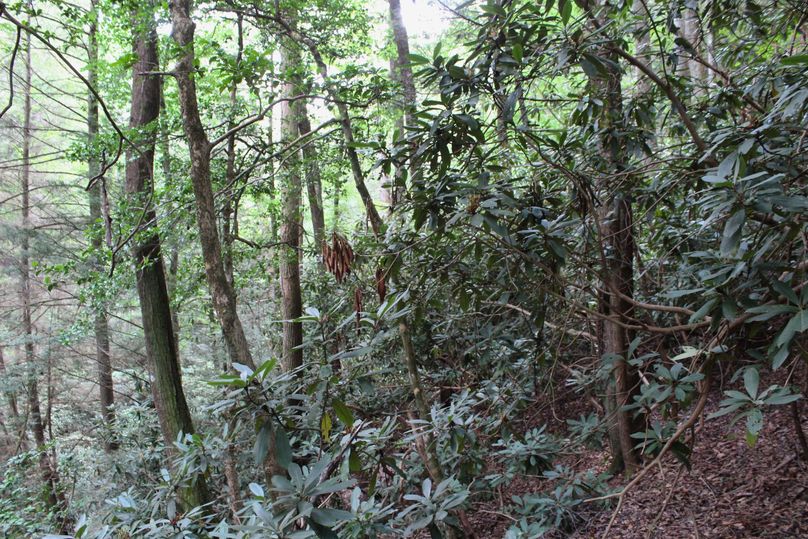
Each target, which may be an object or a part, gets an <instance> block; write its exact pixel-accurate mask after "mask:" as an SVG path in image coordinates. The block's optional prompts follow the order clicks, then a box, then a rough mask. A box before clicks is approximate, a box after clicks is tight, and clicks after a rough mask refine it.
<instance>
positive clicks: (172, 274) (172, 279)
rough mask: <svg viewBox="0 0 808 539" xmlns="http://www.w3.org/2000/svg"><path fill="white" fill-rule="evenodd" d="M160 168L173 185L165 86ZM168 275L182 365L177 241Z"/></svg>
mask: <svg viewBox="0 0 808 539" xmlns="http://www.w3.org/2000/svg"><path fill="white" fill-rule="evenodd" d="M160 111H162V112H161V118H160V168H162V169H163V181H164V182H165V183H166V185H169V184H171V183H172V174H171V144H170V142H169V128H168V121H167V120H166V118H165V112H166V101H165V94H164V93H163V85H162V84H161V85H160ZM169 250H170V253H169V258H168V275H166V285H167V287H168V297H169V299H170V300H171V329H172V330H173V331H174V340H175V344H176V346H177V361H179V362H180V365H182V356H181V355H180V314H179V304H178V303H177V276H178V274H179V270H180V248H179V245H178V242H177V240H176V239H175V240H174V241H172V242H171V245H170V247H169Z"/></svg>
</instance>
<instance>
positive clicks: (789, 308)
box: [746, 305, 797, 322]
mask: <svg viewBox="0 0 808 539" xmlns="http://www.w3.org/2000/svg"><path fill="white" fill-rule="evenodd" d="M796 311H797V307H794V306H793V305H758V306H756V307H751V308H749V309H747V310H746V312H747V313H760V314H756V316H753V317H751V318H749V319H748V320H747V322H764V321H766V320H768V319H770V318H774V317H775V316H778V315H781V314H787V313H793V312H796Z"/></svg>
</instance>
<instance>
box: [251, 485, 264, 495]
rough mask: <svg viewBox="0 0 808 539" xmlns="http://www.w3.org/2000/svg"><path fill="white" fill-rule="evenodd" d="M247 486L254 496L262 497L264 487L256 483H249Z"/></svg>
mask: <svg viewBox="0 0 808 539" xmlns="http://www.w3.org/2000/svg"><path fill="white" fill-rule="evenodd" d="M248 486H249V487H250V492H252V493H253V494H254V495H255V496H257V497H258V498H263V497H264V487H262V486H261V485H259V484H258V483H250V484H249V485H248Z"/></svg>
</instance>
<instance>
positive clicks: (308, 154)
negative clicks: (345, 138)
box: [298, 102, 325, 249]
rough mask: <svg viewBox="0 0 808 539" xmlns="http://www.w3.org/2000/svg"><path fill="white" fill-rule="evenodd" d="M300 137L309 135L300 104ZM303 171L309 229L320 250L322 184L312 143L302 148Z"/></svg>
mask: <svg viewBox="0 0 808 539" xmlns="http://www.w3.org/2000/svg"><path fill="white" fill-rule="evenodd" d="M298 130H299V132H300V136H305V135H307V134H308V133H311V122H310V121H309V112H308V110H307V108H306V103H305V102H301V103H300V119H299V122H298ZM303 170H304V171H305V175H306V190H307V192H308V197H309V213H310V214H311V228H312V230H313V232H314V245H315V248H316V249H320V248H321V247H322V245H323V241H325V213H324V211H323V183H322V180H321V177H320V163H319V161H318V160H317V148H316V147H315V146H314V141H308V142H307V143H306V144H305V145H304V146H303Z"/></svg>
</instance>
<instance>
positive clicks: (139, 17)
mask: <svg viewBox="0 0 808 539" xmlns="http://www.w3.org/2000/svg"><path fill="white" fill-rule="evenodd" d="M152 7H153V6H151V5H149V6H147V7H146V8H145V9H144V10H143V12H141V13H138V14H136V15H135V16H133V28H135V29H138V28H141V29H142V30H141V31H140V32H138V31H135V34H134V52H135V54H136V57H137V61H136V63H135V65H134V66H133V68H132V105H131V106H132V108H131V113H130V121H129V127H130V129H132V130H133V131H138V130H143V128H144V126H147V125H149V124H151V123H152V122H154V121H155V120H156V119H157V117H158V115H159V112H160V79H159V77H158V76H156V75H144V74H143V73H148V72H153V71H157V70H158V69H159V65H160V64H159V62H158V59H157V31H156V28H155V25H154V22H153V11H152ZM139 142H140V144H139V149H138V150H139V151H138V154H137V156H135V155H133V152H131V151H128V152H127V158H126V193H127V196H128V197H129V199H130V201H131V203H132V205H133V206H134V207H135V208H137V210H138V214H142V215H144V219H143V220H142V222H143V223H146V224H145V225H143V226H144V229H145V230H144V231H143V232H145V233H144V234H142V235H141V238H142V239H140V240H139V241H138V242H137V243H136V244H135V245H134V247H133V257H134V262H135V268H136V274H137V289H138V296H139V298H140V311H141V315H142V318H143V333H144V337H145V339H146V354H147V355H148V358H149V362H150V365H151V368H152V369H153V372H154V385H153V387H152V391H153V394H154V400H155V406H156V408H157V414H158V417H159V419H160V428H161V430H162V433H163V438H164V439H165V442H166V445H167V446H168V447H172V445H173V444H174V442H175V441H176V440H177V437H178V436H179V435H180V434H181V433H182V434H193V432H194V426H193V423H192V421H191V413H190V411H189V410H188V405H187V403H186V401H185V394H184V392H183V389H182V380H181V371H180V365H179V360H178V358H177V346H176V341H175V339H176V336H175V335H174V330H173V326H172V322H171V310H170V308H169V299H168V289H167V286H166V277H165V273H164V269H163V259H162V255H161V253H160V238H159V236H158V234H157V231H156V230H155V228H154V222H155V219H156V216H155V213H154V209H153V208H152V207H151V206H150V201H151V198H152V190H153V177H154V176H153V175H154V144H155V141H154V136H153V135H148V134H147V135H145V136H144V137H143V138H142V139H140V141H139ZM180 497H181V501H182V503H183V505H184V506H186V508H191V507H196V506H200V505H203V504H205V503H207V502H208V501H209V500H210V495H209V493H208V489H207V484H206V482H205V478H204V476H202V475H198V476H197V477H196V478H195V481H194V482H193V484H192V485H191V486H189V487H188V488H186V489H183V491H182V492H181V493H180Z"/></svg>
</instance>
